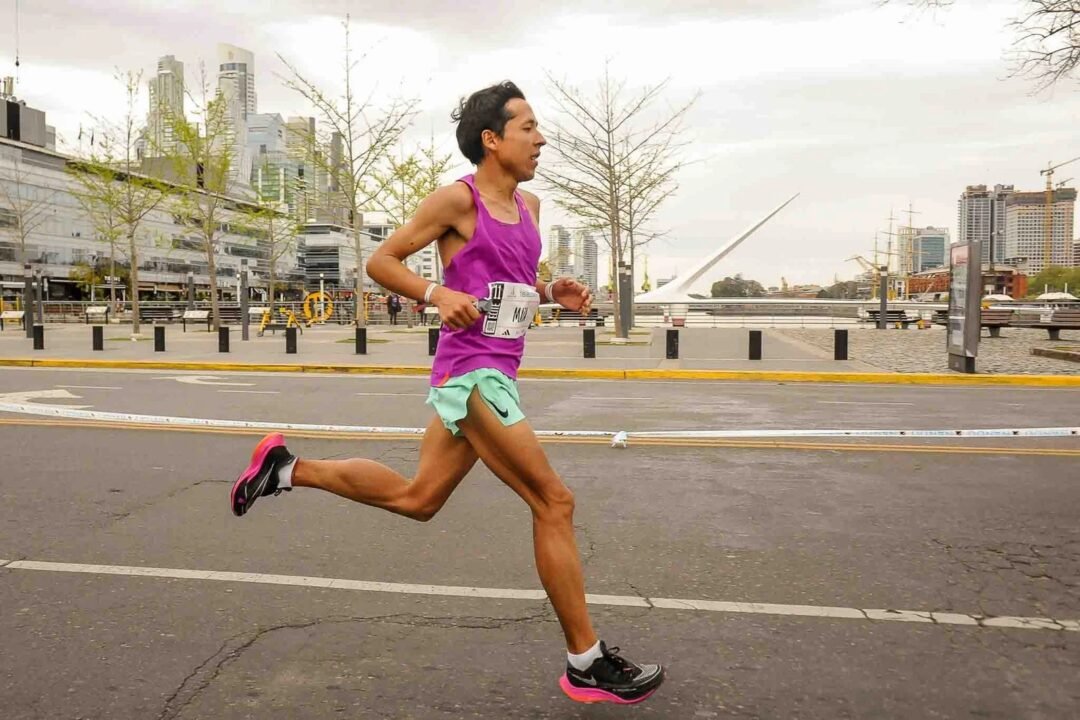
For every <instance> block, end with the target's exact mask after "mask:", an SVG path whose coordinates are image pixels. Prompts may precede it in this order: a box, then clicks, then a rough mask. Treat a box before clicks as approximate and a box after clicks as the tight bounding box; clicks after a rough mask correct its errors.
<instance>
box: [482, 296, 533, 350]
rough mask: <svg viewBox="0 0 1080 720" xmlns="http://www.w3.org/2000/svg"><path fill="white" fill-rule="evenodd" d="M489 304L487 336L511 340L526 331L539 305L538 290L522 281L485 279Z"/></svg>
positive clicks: (485, 324)
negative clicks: (489, 280) (486, 280)
mask: <svg viewBox="0 0 1080 720" xmlns="http://www.w3.org/2000/svg"><path fill="white" fill-rule="evenodd" d="M487 299H488V308H487V314H486V316H485V317H484V327H483V329H482V330H481V331H480V332H481V333H483V334H484V335H487V336H488V337H496V338H504V339H506V340H514V339H517V338H519V337H522V336H524V335H525V333H526V331H528V329H529V325H531V324H532V320H533V318H534V317H536V311H537V310H539V308H540V293H538V292H536V288H534V287H531V286H529V285H523V284H521V283H511V282H493V283H488V297H487Z"/></svg>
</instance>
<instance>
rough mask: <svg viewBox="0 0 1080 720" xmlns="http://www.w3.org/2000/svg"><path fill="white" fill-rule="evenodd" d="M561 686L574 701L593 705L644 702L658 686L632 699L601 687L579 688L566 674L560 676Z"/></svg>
mask: <svg viewBox="0 0 1080 720" xmlns="http://www.w3.org/2000/svg"><path fill="white" fill-rule="evenodd" d="M559 687H560V688H562V691H563V692H564V693H566V697H568V698H570V699H571V700H573V701H574V702H579V703H585V704H588V705H591V704H593V703H615V704H616V705H634V704H636V703H639V702H643V701H645V700H648V699H649V698H650V697H652V695H653V693H655V692H656V691H657V689H658V688H653V689H652V690H649V691H648V692H647V693H645V694H644V695H642V696H641V697H636V698H633V699H631V700H627V699H625V698H621V697H619V696H618V695H615V694H613V693H609V692H608V691H606V690H601V689H599V688H579V687H576V686H575V685H572V684H571V683H570V680H569V679H568V678H567V677H566V675H565V674H564V675H563V676H562V677H561V678H559Z"/></svg>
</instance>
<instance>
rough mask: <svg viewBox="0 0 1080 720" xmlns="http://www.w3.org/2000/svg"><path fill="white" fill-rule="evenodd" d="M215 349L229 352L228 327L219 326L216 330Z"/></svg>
mask: <svg viewBox="0 0 1080 720" xmlns="http://www.w3.org/2000/svg"><path fill="white" fill-rule="evenodd" d="M217 333H218V334H217V349H218V352H223V353H227V352H229V328H228V327H219V328H218V331H217Z"/></svg>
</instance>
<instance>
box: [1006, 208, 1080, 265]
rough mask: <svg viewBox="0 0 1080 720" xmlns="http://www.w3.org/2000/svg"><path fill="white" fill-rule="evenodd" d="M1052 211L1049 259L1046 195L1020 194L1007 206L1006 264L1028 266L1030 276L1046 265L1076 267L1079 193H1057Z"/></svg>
mask: <svg viewBox="0 0 1080 720" xmlns="http://www.w3.org/2000/svg"><path fill="white" fill-rule="evenodd" d="M1053 199H1054V203H1053V205H1052V208H1051V225H1050V228H1051V230H1050V257H1049V258H1047V257H1046V193H1045V192H1041V191H1040V192H1018V193H1014V194H1013V195H1012V196H1011V197H1009V199H1008V201H1007V202H1006V203H1005V218H1006V220H1005V261H1006V262H1008V263H1009V264H1019V263H1022V262H1026V263H1027V273H1028V275H1037V274H1038V273H1039V272H1040V271H1042V270H1043V269H1044V268H1046V266H1047V265H1064V266H1066V267H1068V266H1071V265H1072V264H1073V253H1072V241H1073V216H1074V214H1075V212H1076V190H1075V189H1074V188H1062V189H1060V190H1056V191H1054V198H1053Z"/></svg>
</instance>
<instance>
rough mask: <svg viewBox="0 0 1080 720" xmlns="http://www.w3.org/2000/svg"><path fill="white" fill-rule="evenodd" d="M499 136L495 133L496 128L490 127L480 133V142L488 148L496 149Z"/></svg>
mask: <svg viewBox="0 0 1080 720" xmlns="http://www.w3.org/2000/svg"><path fill="white" fill-rule="evenodd" d="M499 139H500V138H499V136H498V135H496V134H495V131H494V130H491V129H488V130H484V131H483V132H481V133H480V144H481V145H483V146H484V147H485V148H487V149H488V150H494V149H495V147H496V146H497V144H498V141H499Z"/></svg>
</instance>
